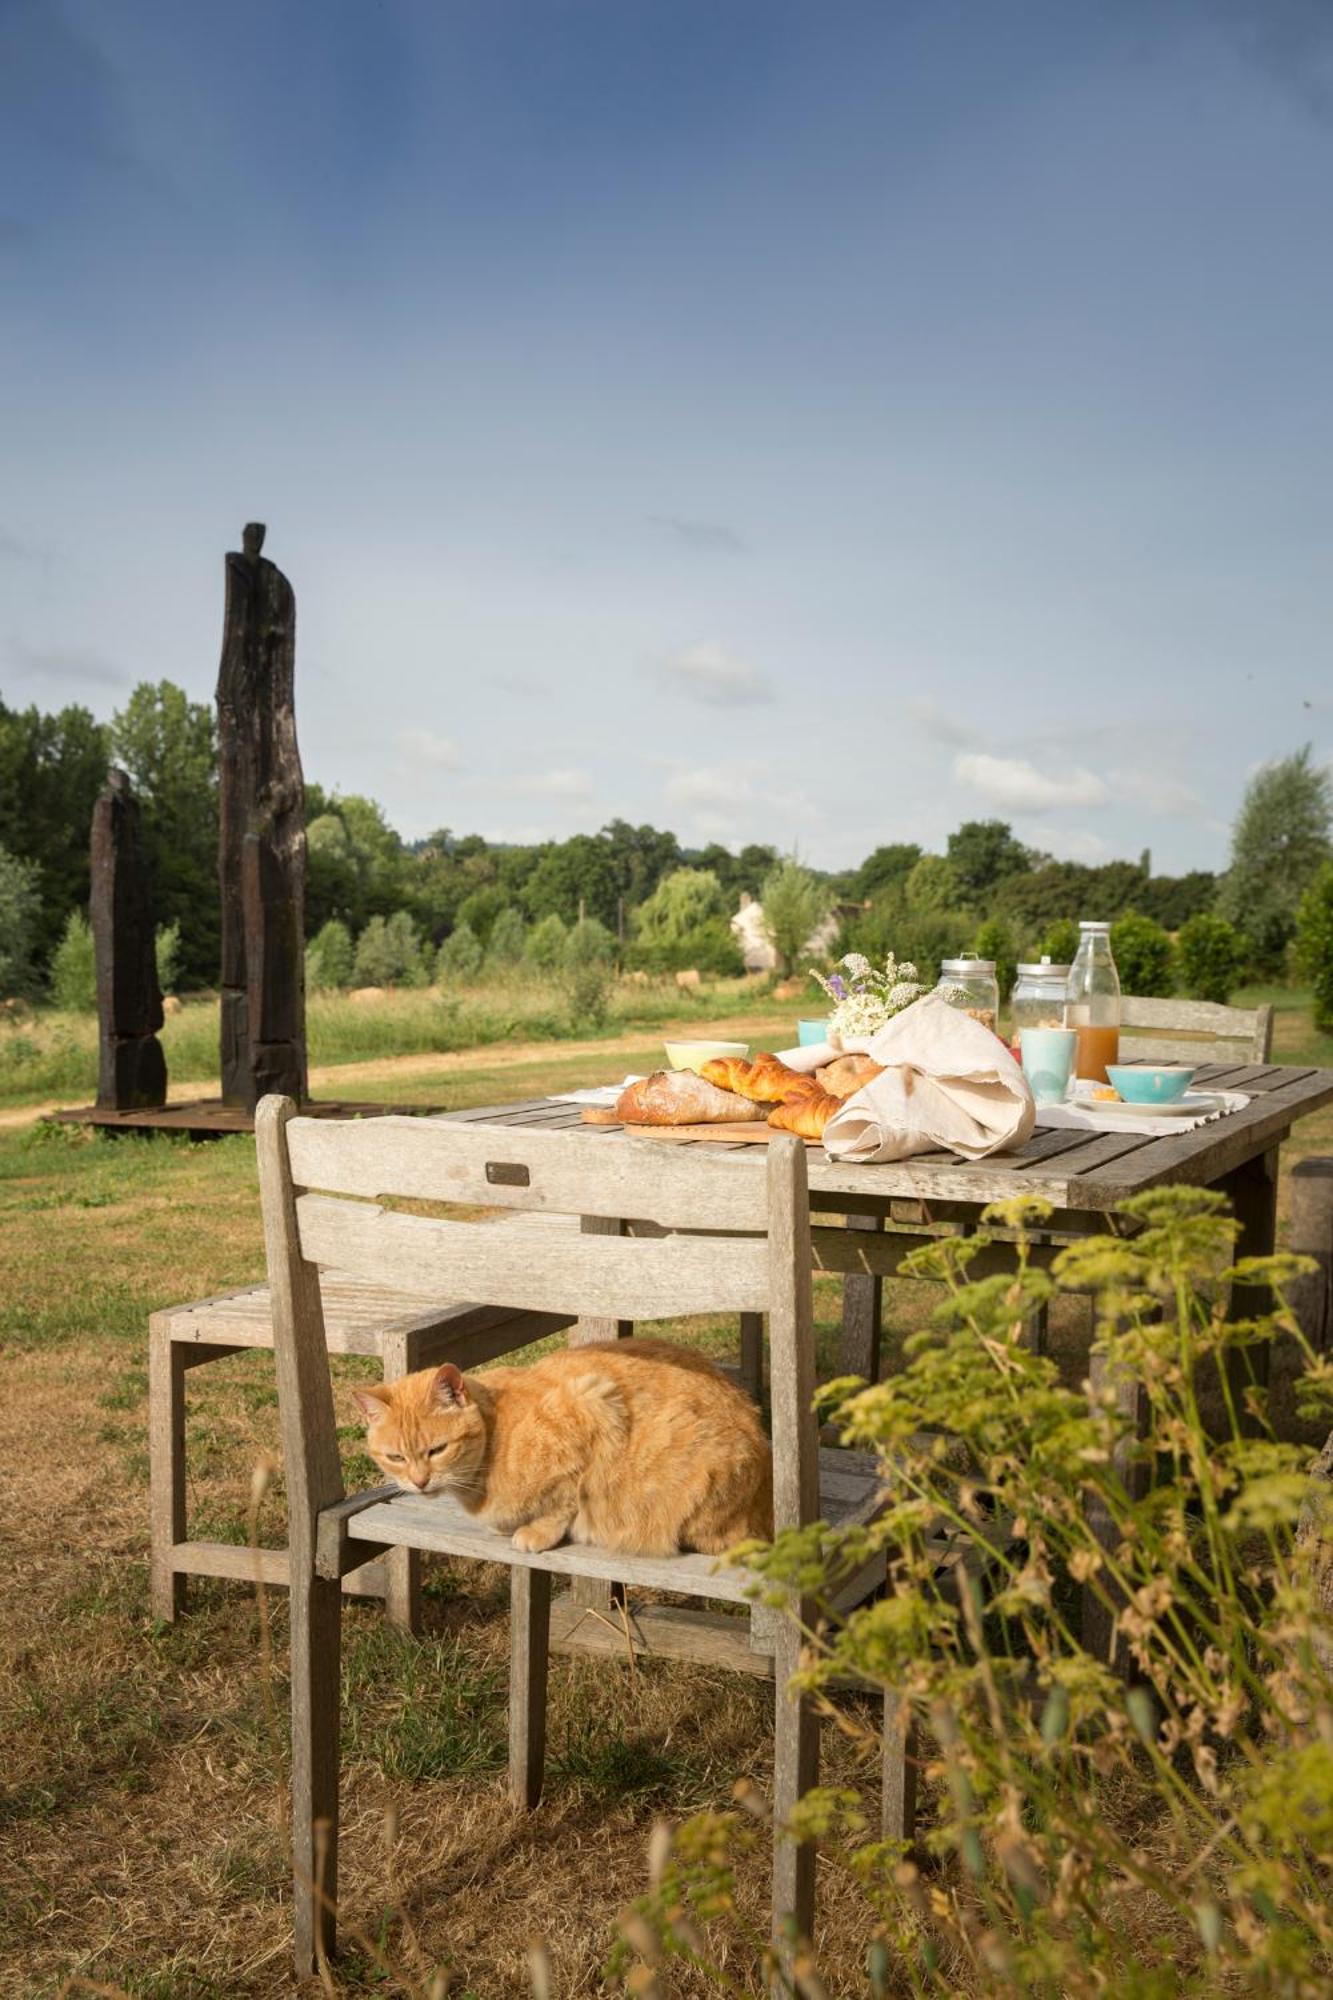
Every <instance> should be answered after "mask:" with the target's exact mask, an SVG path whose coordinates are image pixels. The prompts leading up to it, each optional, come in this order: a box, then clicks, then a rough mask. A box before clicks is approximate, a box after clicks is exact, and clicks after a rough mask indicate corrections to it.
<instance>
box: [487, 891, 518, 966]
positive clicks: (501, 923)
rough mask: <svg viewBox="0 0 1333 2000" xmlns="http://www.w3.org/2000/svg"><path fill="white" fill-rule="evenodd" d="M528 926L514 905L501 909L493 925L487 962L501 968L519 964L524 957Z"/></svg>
mask: <svg viewBox="0 0 1333 2000" xmlns="http://www.w3.org/2000/svg"><path fill="white" fill-rule="evenodd" d="M527 936H528V927H527V925H526V924H525V923H524V921H523V915H522V912H521V911H520V910H516V909H514V908H513V907H512V906H510V907H508V908H506V909H503V910H501V912H500V914H499V916H498V917H497V918H496V919H495V922H494V923H493V924H492V925H491V938H490V943H489V944H488V945H487V947H486V963H487V964H488V965H493V966H496V967H497V968H500V969H505V968H508V967H509V966H513V965H517V964H518V963H519V961H520V960H521V958H522V957H523V947H524V945H525V944H526V942H527Z"/></svg>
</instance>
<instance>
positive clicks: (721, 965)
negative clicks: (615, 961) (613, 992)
mask: <svg viewBox="0 0 1333 2000" xmlns="http://www.w3.org/2000/svg"><path fill="white" fill-rule="evenodd" d="M629 958H630V963H631V964H633V965H635V966H640V967H642V968H643V969H644V970H645V971H648V972H683V971H684V970H685V969H686V968H687V967H689V966H694V967H696V968H697V969H698V970H699V971H700V972H712V973H720V974H721V975H723V976H724V977H734V976H736V975H737V974H739V973H740V972H741V971H742V970H743V969H744V967H743V962H742V959H741V951H740V947H739V945H738V944H737V943H736V940H735V938H734V937H733V936H732V934H731V922H730V918H729V915H728V907H727V899H726V896H725V895H724V893H723V891H722V887H721V884H720V883H719V881H718V879H717V876H716V875H715V874H714V873H713V871H712V870H711V869H709V868H673V869H672V871H671V873H670V874H669V875H664V876H663V878H662V880H661V881H660V882H659V883H658V885H657V887H656V888H655V889H654V891H653V893H652V895H651V896H649V897H648V899H647V901H646V902H644V903H641V904H640V905H639V908H638V909H637V910H636V911H635V914H634V939H633V944H632V946H631V949H630V953H629Z"/></svg>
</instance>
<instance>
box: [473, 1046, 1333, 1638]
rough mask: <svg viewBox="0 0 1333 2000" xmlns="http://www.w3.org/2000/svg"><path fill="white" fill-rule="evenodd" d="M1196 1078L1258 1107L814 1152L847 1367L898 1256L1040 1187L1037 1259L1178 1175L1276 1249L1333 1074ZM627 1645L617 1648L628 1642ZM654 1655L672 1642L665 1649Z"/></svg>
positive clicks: (566, 1108) (616, 1331)
mask: <svg viewBox="0 0 1333 2000" xmlns="http://www.w3.org/2000/svg"><path fill="white" fill-rule="evenodd" d="M1197 1082H1198V1086H1199V1087H1200V1088H1201V1089H1205V1090H1207V1089H1226V1090H1236V1091H1243V1092H1245V1093H1246V1094H1247V1095H1248V1096H1249V1098H1250V1102H1249V1103H1248V1104H1247V1105H1246V1106H1245V1107H1244V1108H1243V1109H1242V1110H1240V1111H1236V1112H1232V1113H1231V1114H1230V1115H1229V1116H1227V1117H1224V1118H1220V1119H1216V1120H1214V1121H1213V1122H1212V1123H1211V1124H1206V1125H1200V1126H1196V1127H1195V1128H1194V1129H1193V1130H1192V1131H1188V1132H1180V1131H1174V1130H1172V1128H1171V1126H1170V1124H1169V1123H1168V1122H1166V1121H1164V1122H1163V1128H1162V1132H1161V1135H1160V1136H1157V1135H1155V1134H1153V1135H1148V1134H1144V1133H1138V1132H1105V1133H1088V1132H1078V1131H1070V1130H1068V1129H1067V1128H1057V1127H1054V1126H1047V1127H1045V1128H1043V1127H1042V1126H1041V1125H1040V1123H1039V1124H1038V1127H1037V1129H1036V1131H1035V1132H1034V1133H1033V1135H1032V1137H1031V1138H1030V1139H1029V1140H1028V1142H1027V1144H1026V1145H1024V1146H1022V1147H1020V1148H1018V1149H1017V1150H1016V1151H1014V1152H1012V1153H1003V1154H999V1155H996V1156H994V1157H992V1158H990V1159H987V1160H977V1161H970V1160H961V1159H959V1158H958V1157H957V1156H956V1155H955V1154H952V1153H946V1152H935V1153H922V1154H918V1155H917V1156H916V1158H915V1159H911V1160H902V1161H897V1162H894V1163H893V1164H887V1165H875V1166H858V1165H850V1164H847V1163H845V1162H843V1163H839V1162H836V1161H832V1160H829V1159H828V1158H827V1157H826V1156H825V1154H824V1151H823V1149H822V1147H812V1148H811V1149H810V1159H809V1174H810V1208H811V1216H812V1224H813V1227H812V1232H811V1236H812V1243H813V1247H814V1257H815V1267H816V1271H817V1272H820V1273H823V1272H832V1273H839V1274H841V1275H842V1277H843V1279H844V1304H843V1333H842V1345H841V1351H840V1354H839V1366H840V1370H841V1371H843V1372H846V1373H848V1374H856V1375H863V1376H868V1377H870V1378H871V1379H875V1378H877V1376H878V1373H879V1363H880V1314H881V1292H882V1287H883V1281H884V1278H885V1277H886V1276H891V1275H892V1274H893V1273H894V1272H895V1271H896V1270H898V1268H899V1267H900V1266H901V1264H902V1262H903V1260H904V1258H905V1257H907V1256H908V1255H909V1254H910V1253H911V1251H912V1250H914V1249H916V1248H918V1247H919V1246H920V1245H921V1244H923V1243H925V1242H928V1241H931V1240H933V1239H934V1238H935V1237H937V1236H938V1235H940V1234H941V1233H945V1232H950V1231H955V1230H957V1229H960V1228H962V1229H966V1228H967V1227H969V1226H972V1225H975V1223H976V1221H977V1218H978V1217H979V1215H980V1213H981V1210H982V1209H983V1208H984V1207H985V1206H986V1205H987V1203H989V1202H993V1201H1002V1200H1007V1199H1010V1198H1011V1197H1013V1196H1017V1195H1034V1196H1039V1197H1040V1198H1041V1199H1042V1200H1044V1201H1047V1202H1049V1203H1050V1204H1051V1208H1052V1211H1053V1213H1052V1216H1051V1219H1050V1222H1049V1224H1047V1225H1046V1230H1045V1234H1046V1236H1047V1240H1046V1241H1045V1242H1039V1243H1037V1244H1036V1245H1035V1246H1034V1250H1033V1258H1034V1261H1035V1262H1038V1263H1049V1262H1050V1260H1051V1259H1052V1258H1053V1257H1054V1256H1055V1255H1056V1254H1058V1251H1059V1248H1060V1247H1061V1245H1060V1242H1059V1240H1058V1239H1061V1238H1063V1239H1064V1240H1066V1241H1067V1240H1068V1239H1069V1238H1070V1237H1071V1236H1078V1235H1085V1234H1089V1233H1092V1234H1098V1233H1104V1232H1107V1231H1112V1230H1116V1229H1119V1230H1121V1231H1123V1230H1124V1228H1125V1226H1126V1225H1125V1221H1124V1220H1118V1217H1119V1216H1120V1212H1121V1211H1122V1210H1123V1207H1124V1203H1125V1202H1126V1201H1127V1200H1128V1198H1129V1197H1130V1196H1131V1195H1136V1194H1141V1193H1143V1192H1144V1191H1145V1190H1147V1189H1149V1188H1155V1187H1163V1186H1169V1185H1172V1184H1176V1183H1183V1184H1186V1185H1190V1186H1195V1187H1210V1188H1216V1189H1217V1190H1218V1191H1219V1192H1220V1193H1222V1194H1225V1195H1226V1197H1227V1199H1228V1200H1229V1201H1230V1202H1231V1204H1232V1206H1233V1208H1234V1211H1235V1214H1236V1218H1237V1220H1238V1221H1239V1223H1240V1237H1239V1241H1238V1243H1237V1251H1236V1254H1237V1256H1239V1257H1250V1256H1262V1255H1265V1254H1266V1253H1268V1252H1269V1251H1271V1250H1272V1249H1273V1248H1274V1247H1275V1237H1276V1225H1277V1179H1278V1172H1277V1170H1278V1148H1279V1147H1280V1145H1281V1144H1282V1141H1283V1140H1284V1139H1285V1138H1287V1136H1288V1135H1289V1133H1290V1132H1291V1129H1292V1126H1293V1125H1294V1124H1295V1123H1296V1121H1297V1119H1299V1118H1305V1117H1308V1116H1309V1115H1310V1113H1311V1112H1314V1111H1318V1110H1319V1109H1320V1108H1321V1107H1322V1106H1324V1105H1326V1104H1329V1103H1333V1070H1326V1069H1309V1068H1296V1067H1286V1066H1282V1065H1279V1064H1272V1063H1269V1064H1237V1063H1232V1064H1221V1063H1214V1064H1207V1065H1204V1066H1203V1067H1201V1068H1200V1070H1199V1072H1198V1078H1197ZM448 1116H449V1117H450V1118H451V1119H456V1120H459V1121H461V1122H464V1123H467V1124H476V1125H494V1126H497V1127H501V1128H504V1127H507V1126H524V1127H527V1126H541V1127H546V1128H550V1129H553V1130H573V1129H576V1128H579V1129H582V1130H583V1131H584V1132H586V1134H587V1138H588V1144H589V1145H590V1146H600V1147H603V1148H606V1147H610V1148H616V1147H619V1146H646V1145H663V1144H667V1143H670V1142H669V1141H667V1140H662V1139H645V1138H642V1137H640V1136H637V1135H634V1134H630V1133H627V1132H626V1131H625V1130H624V1129H623V1128H622V1127H620V1126H615V1125H611V1126H606V1125H601V1126H599V1125H586V1124H583V1123H582V1119H581V1114H580V1111H579V1108H578V1106H577V1105H571V1104H560V1103H557V1102H554V1101H553V1100H552V1099H550V1098H532V1099H529V1100H527V1101H526V1102H524V1103H520V1104H495V1105H485V1106H482V1107H480V1108H479V1109H474V1110H470V1111H461V1112H452V1113H449V1114H448ZM677 1143H678V1144H680V1145H682V1146H685V1147H698V1146H700V1145H703V1146H705V1147H706V1149H707V1151H708V1152H710V1153H714V1154H717V1153H722V1154H724V1155H725V1156H726V1157H728V1158H730V1159H732V1160H734V1162H735V1168H736V1172H737V1173H755V1174H758V1173H762V1172H763V1171H764V1158H763V1153H764V1149H763V1147H762V1145H756V1144H752V1143H744V1142H741V1143H736V1144H731V1145H724V1144H718V1143H711V1142H708V1141H689V1140H686V1141H679V1142H677ZM836 1217H841V1218H843V1226H841V1227H834V1226H831V1219H832V1218H836ZM584 1226H585V1228H587V1227H590V1226H595V1227H596V1228H598V1229H606V1230H615V1229H617V1227H619V1229H620V1230H621V1231H622V1232H623V1231H629V1232H630V1233H632V1232H633V1218H632V1217H626V1218H625V1220H624V1222H622V1223H621V1224H619V1225H617V1224H615V1223H603V1222H599V1223H596V1224H589V1223H587V1222H585V1225H584ZM1009 1261H1012V1260H1011V1255H1010V1253H1009V1251H1008V1250H1007V1247H1006V1246H1005V1245H1004V1244H1003V1243H996V1244H993V1245H992V1246H991V1247H990V1248H989V1249H988V1250H986V1251H983V1252H982V1253H980V1255H979V1256H978V1258H977V1259H976V1260H975V1261H974V1262H973V1264H972V1265H971V1266H970V1271H971V1274H972V1275H973V1276H977V1277H979V1276H982V1275H984V1274H985V1272H986V1271H988V1270H994V1269H1003V1268H1005V1266H1006V1263H1007V1262H1009ZM1235 1309H1236V1310H1237V1311H1238V1312H1241V1313H1247V1312H1250V1311H1254V1310H1261V1309H1262V1302H1261V1301H1260V1300H1256V1299H1249V1298H1242V1299H1238V1300H1237V1301H1236V1304H1235ZM631 1331H632V1328H631V1327H630V1326H628V1325H627V1324H625V1323H623V1322H616V1321H610V1322H601V1321H592V1322H587V1321H585V1322H581V1323H580V1328H579V1330H578V1334H577V1335H576V1336H573V1337H577V1338H581V1339H584V1340H591V1339H607V1338H610V1337H612V1336H614V1335H624V1334H627V1333H629V1332H631ZM759 1337H760V1335H759V1331H758V1329H755V1328H746V1327H743V1328H742V1372H743V1374H745V1373H750V1374H752V1371H753V1369H754V1366H755V1364H756V1362H757V1359H758V1347H757V1342H758V1339H759ZM747 1350H748V1353H747ZM747 1360H748V1368H747ZM603 1643H605V1642H603ZM620 1643H621V1644H622V1645H623V1639H622V1640H621V1641H620ZM656 1650H661V1651H671V1650H673V1648H672V1647H671V1646H670V1645H668V1644H664V1645H662V1646H660V1647H658V1648H656Z"/></svg>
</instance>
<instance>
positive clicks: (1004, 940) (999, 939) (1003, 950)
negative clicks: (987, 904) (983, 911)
mask: <svg viewBox="0 0 1333 2000" xmlns="http://www.w3.org/2000/svg"><path fill="white" fill-rule="evenodd" d="M972 950H973V951H974V952H975V953H976V955H977V957H978V958H993V959H994V960H995V980H996V984H997V985H998V986H999V989H1000V1002H1001V1005H1003V1004H1004V1002H1005V1001H1007V1000H1008V998H1009V995H1010V994H1011V993H1012V992H1013V990H1014V981H1015V979H1017V977H1018V952H1017V950H1016V949H1015V946H1014V938H1013V932H1012V931H1011V930H1010V929H1009V926H1008V924H1006V923H1005V921H1004V919H1003V917H987V919H986V921H985V923H984V924H979V925H978V926H977V930H976V933H975V935H974V936H973V939H972Z"/></svg>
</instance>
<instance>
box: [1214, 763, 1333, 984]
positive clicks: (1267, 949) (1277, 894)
mask: <svg viewBox="0 0 1333 2000" xmlns="http://www.w3.org/2000/svg"><path fill="white" fill-rule="evenodd" d="M1331 820H1333V788H1331V787H1330V782H1329V774H1328V771H1327V770H1324V769H1321V768H1320V767H1319V766H1318V765H1316V764H1315V763H1313V762H1312V760H1311V753H1310V745H1309V744H1308V743H1307V744H1306V745H1305V747H1304V749H1302V750H1298V751H1297V752H1296V754H1295V755H1294V756H1292V757H1283V758H1282V759H1281V760H1280V761H1279V762H1277V763H1274V764H1267V765H1265V766H1264V768H1263V770H1261V771H1259V772H1258V773H1257V774H1256V776H1255V777H1254V778H1252V779H1251V781H1250V784H1249V787H1248V789H1247V791H1246V793H1245V798H1244V801H1243V802H1242V805H1241V809H1240V814H1239V817H1238V818H1237V820H1236V825H1235V830H1234V832H1233V835H1232V841H1231V866H1230V867H1229V868H1228V870H1227V872H1226V875H1225V876H1224V877H1223V880H1222V886H1221V889H1220V891H1219V893H1218V899H1217V910H1218V915H1219V916H1223V917H1225V918H1226V919H1227V920H1228V922H1229V923H1232V924H1234V925H1235V926H1236V928H1237V929H1238V930H1242V931H1244V933H1245V935H1246V937H1248V938H1249V940H1250V943H1251V945H1252V946H1253V948H1254V959H1255V964H1256V966H1257V968H1258V969H1259V970H1260V971H1263V972H1267V973H1280V972H1281V971H1282V969H1283V963H1284V959H1285V955H1286V950H1287V946H1288V945H1289V944H1290V942H1291V939H1292V937H1293V936H1294V934H1295V930H1296V913H1297V910H1298V908H1299V906H1300V901H1301V898H1302V896H1303V895H1304V893H1305V891H1306V890H1307V889H1308V888H1309V886H1310V884H1311V883H1312V882H1313V880H1314V878H1315V876H1316V875H1317V874H1318V873H1319V870H1320V867H1321V866H1322V864H1323V863H1324V862H1325V861H1327V860H1328V858H1329V851H1330V849H1329V826H1330V821H1331Z"/></svg>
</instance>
